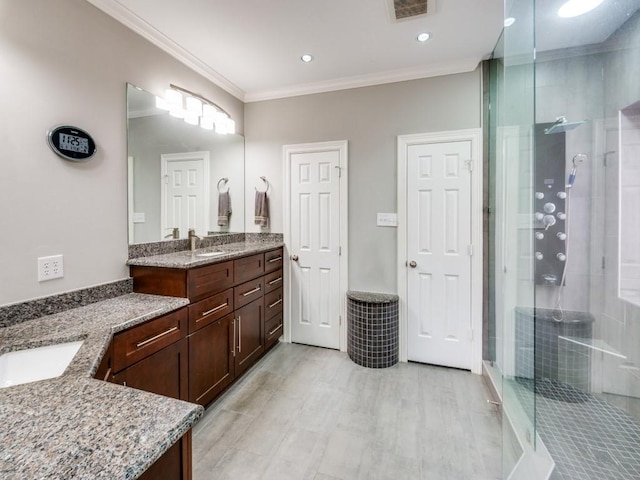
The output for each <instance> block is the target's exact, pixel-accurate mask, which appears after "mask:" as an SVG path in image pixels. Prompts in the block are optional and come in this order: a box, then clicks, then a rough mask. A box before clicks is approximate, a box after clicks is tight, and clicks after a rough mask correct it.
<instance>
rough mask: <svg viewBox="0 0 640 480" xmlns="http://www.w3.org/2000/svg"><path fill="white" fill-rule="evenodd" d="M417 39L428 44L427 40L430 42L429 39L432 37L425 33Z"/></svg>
mask: <svg viewBox="0 0 640 480" xmlns="http://www.w3.org/2000/svg"><path fill="white" fill-rule="evenodd" d="M416 38H417V39H418V41H419V42H426V41H427V40H429V38H431V35H430V34H428V33H426V32H424V33H421V34H420V35H418V36H417V37H416Z"/></svg>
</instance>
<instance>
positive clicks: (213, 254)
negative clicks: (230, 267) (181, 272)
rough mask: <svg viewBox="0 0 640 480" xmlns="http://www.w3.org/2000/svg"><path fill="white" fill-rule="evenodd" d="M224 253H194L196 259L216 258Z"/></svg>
mask: <svg viewBox="0 0 640 480" xmlns="http://www.w3.org/2000/svg"><path fill="white" fill-rule="evenodd" d="M225 253H226V252H207V253H196V257H217V256H218V255H224V254H225Z"/></svg>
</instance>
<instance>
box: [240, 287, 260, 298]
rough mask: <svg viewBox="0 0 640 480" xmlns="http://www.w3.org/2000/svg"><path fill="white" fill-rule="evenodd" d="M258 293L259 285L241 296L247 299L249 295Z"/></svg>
mask: <svg viewBox="0 0 640 480" xmlns="http://www.w3.org/2000/svg"><path fill="white" fill-rule="evenodd" d="M259 291H260V285H258V286H257V287H256V288H254V289H253V290H249V291H248V292H247V293H243V294H242V296H243V297H248V296H249V295H253V294H254V293H256V292H259Z"/></svg>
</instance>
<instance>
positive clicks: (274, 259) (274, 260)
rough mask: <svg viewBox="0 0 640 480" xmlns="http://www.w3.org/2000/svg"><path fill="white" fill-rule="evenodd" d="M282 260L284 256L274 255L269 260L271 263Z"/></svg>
mask: <svg viewBox="0 0 640 480" xmlns="http://www.w3.org/2000/svg"><path fill="white" fill-rule="evenodd" d="M280 260H282V257H274V258H272V259H270V260H269V263H274V262H279V261H280Z"/></svg>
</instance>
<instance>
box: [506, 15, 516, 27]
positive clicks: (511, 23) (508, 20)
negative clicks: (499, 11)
mask: <svg viewBox="0 0 640 480" xmlns="http://www.w3.org/2000/svg"><path fill="white" fill-rule="evenodd" d="M514 23H516V19H515V18H513V17H507V18H505V19H504V26H505V27H510V26H511V25H513V24H514Z"/></svg>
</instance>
